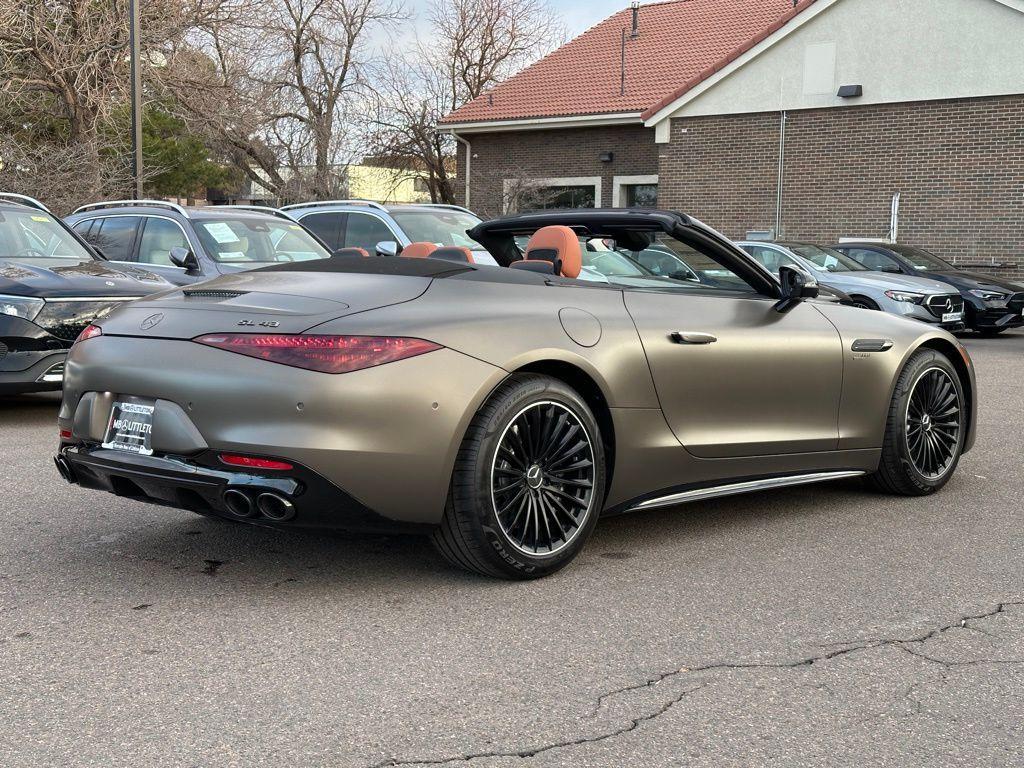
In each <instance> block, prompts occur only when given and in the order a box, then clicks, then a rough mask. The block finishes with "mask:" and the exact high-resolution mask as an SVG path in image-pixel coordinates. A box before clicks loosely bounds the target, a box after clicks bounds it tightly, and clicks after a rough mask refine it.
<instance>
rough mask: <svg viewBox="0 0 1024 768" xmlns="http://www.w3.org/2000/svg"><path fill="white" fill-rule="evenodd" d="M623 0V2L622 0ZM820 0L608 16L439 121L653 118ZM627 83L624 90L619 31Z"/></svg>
mask: <svg viewBox="0 0 1024 768" xmlns="http://www.w3.org/2000/svg"><path fill="white" fill-rule="evenodd" d="M624 2H625V0H624ZM814 2H815V0H801V2H800V3H799V5H797V6H796V7H794V6H793V0H668V2H662V3H652V4H650V5H642V6H640V12H639V25H638V27H639V31H640V34H639V36H638V37H637V38H636V39H630V35H629V32H630V27H631V24H632V9H630V8H628V7H627V8H625V9H623V10H622V11H619V12H618V13H616V14H614V15H612V16H610V17H609V18H607V19H605V20H604V21H602V22H601V23H600V24H598V25H597V26H595V27H591V28H590V29H589V30H587V31H586V32H584V33H583V34H582V35H580V36H579V37H577V38H575V39H574V40H572V41H570V42H569V43H567V44H566V45H563V46H562V47H561V48H559V49H557V50H555V51H554V52H553V53H551V54H549V55H548V56H545V57H544V58H543V59H541V60H540V61H538V62H536V63H534V64H532V65H531V66H529V67H527V68H526V69H524V70H523V71H522V72H520V73H519V74H517V75H515V76H513V77H511V78H509V79H508V80H506V81H505V82H503V83H500V84H498V85H497V86H495V87H494V88H492V89H491V90H490V91H488V92H487V93H484V94H483V95H481V96H480V97H478V98H476V99H474V100H473V101H471V102H469V103H468V104H465V105H463V106H462V107H460V108H459V109H457V110H455V111H454V112H452V113H451V114H449V115H447V116H446V117H444V118H443V119H442V121H441V122H442V123H468V122H479V121H491V120H525V119H529V118H539V117H563V116H571V115H600V114H614V113H621V112H644V113H645V114H644V117H645V118H646V117H648V116H649V115H650V114H653V113H654V112H655V111H657V110H658V109H661V108H662V107H664V106H665V105H667V104H669V103H671V102H672V101H674V100H675V99H677V98H679V96H681V95H682V94H684V93H686V91H688V90H690V89H691V88H693V87H694V86H696V85H697V84H698V83H700V82H701V81H703V80H705V79H706V78H708V77H710V76H711V75H712V74H714V73H715V72H717V71H718V70H719V69H721V68H722V67H724V66H726V65H727V64H728V63H729V62H731V61H732V60H734V59H735V58H737V57H738V56H740V55H741V54H743V53H744V52H745V51H747V50H748V49H750V48H752V47H753V46H754V45H756V44H757V43H758V42H760V41H761V40H763V39H764V38H765V37H767V36H768V35H770V34H771V33H773V32H775V31H776V30H777V29H779V27H781V26H783V25H784V24H785V23H787V22H788V21H789V20H790V19H791V18H793V16H795V15H796V14H798V13H800V12H801V11H803V10H804V9H805V8H807V7H808V6H810V5H811V4H813V3H814ZM623 29H625V30H626V80H625V89H621V72H622V68H621V53H622V50H621V46H622V30H623Z"/></svg>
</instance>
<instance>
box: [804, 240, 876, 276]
mask: <svg viewBox="0 0 1024 768" xmlns="http://www.w3.org/2000/svg"><path fill="white" fill-rule="evenodd" d="M786 247H787V248H789V250H791V251H792V252H793V253H795V254H797V255H798V256H803V257H804V258H805V259H807V260H808V261H809V262H811V263H812V264H813V265H814V266H816V267H818V268H819V269H823V270H825V271H826V272H866V271H867V267H865V266H864V265H863V264H859V263H858V262H857V261H855V260H854V259H851V258H850V257H849V256H847V255H846V254H843V253H840V252H839V251H833V250H832V249H831V248H822V247H821V246H818V245H806V244H803V243H794V244H792V245H787V246H786Z"/></svg>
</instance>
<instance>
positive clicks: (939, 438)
mask: <svg viewBox="0 0 1024 768" xmlns="http://www.w3.org/2000/svg"><path fill="white" fill-rule="evenodd" d="M960 417H961V414H960V396H959V393H958V392H957V389H956V384H955V383H954V381H953V377H951V376H950V375H949V373H948V372H947V371H945V370H943V369H942V368H938V367H936V368H927V369H925V371H924V372H923V373H921V374H920V375H918V377H917V380H916V381H915V382H914V385H913V388H912V389H911V391H910V398H909V399H908V401H907V415H906V439H907V450H908V452H909V453H910V460H911V461H912V462H913V463H914V468H915V469H916V470H917V471H918V472H920V473H921V474H922V475H924V476H925V477H927V478H929V479H931V480H934V479H937V478H939V477H942V476H943V475H944V474H946V472H947V471H948V469H949V466H950V464H951V463H952V461H953V460H954V459H955V458H956V456H957V449H958V448H959V446H960Z"/></svg>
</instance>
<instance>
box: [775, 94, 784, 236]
mask: <svg viewBox="0 0 1024 768" xmlns="http://www.w3.org/2000/svg"><path fill="white" fill-rule="evenodd" d="M785 174H786V110H782V111H781V112H779V180H778V188H777V189H776V191H775V239H776V240H778V239H779V238H781V237H782V185H783V181H784V179H785Z"/></svg>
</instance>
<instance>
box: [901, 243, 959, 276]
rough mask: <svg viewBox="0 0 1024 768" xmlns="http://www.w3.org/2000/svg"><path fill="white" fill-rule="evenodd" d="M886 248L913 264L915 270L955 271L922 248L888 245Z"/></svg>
mask: <svg viewBox="0 0 1024 768" xmlns="http://www.w3.org/2000/svg"><path fill="white" fill-rule="evenodd" d="M886 247H887V248H889V249H891V250H893V251H896V253H898V254H899V255H900V256H902V257H903V258H905V259H906V260H907V261H909V262H910V263H911V264H913V265H914V266H915V267H916V268H917V269H923V270H925V271H927V270H929V269H934V270H938V271H940V272H942V271H945V270H947V269H955V267H954V266H953V265H952V264H950V263H949V262H947V261H943V260H942V259H940V258H939V257H938V256H936V255H935V254H934V253H930V252H929V251H926V250H924V249H923V248H913V247H911V246H909V245H888V246H886Z"/></svg>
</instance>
